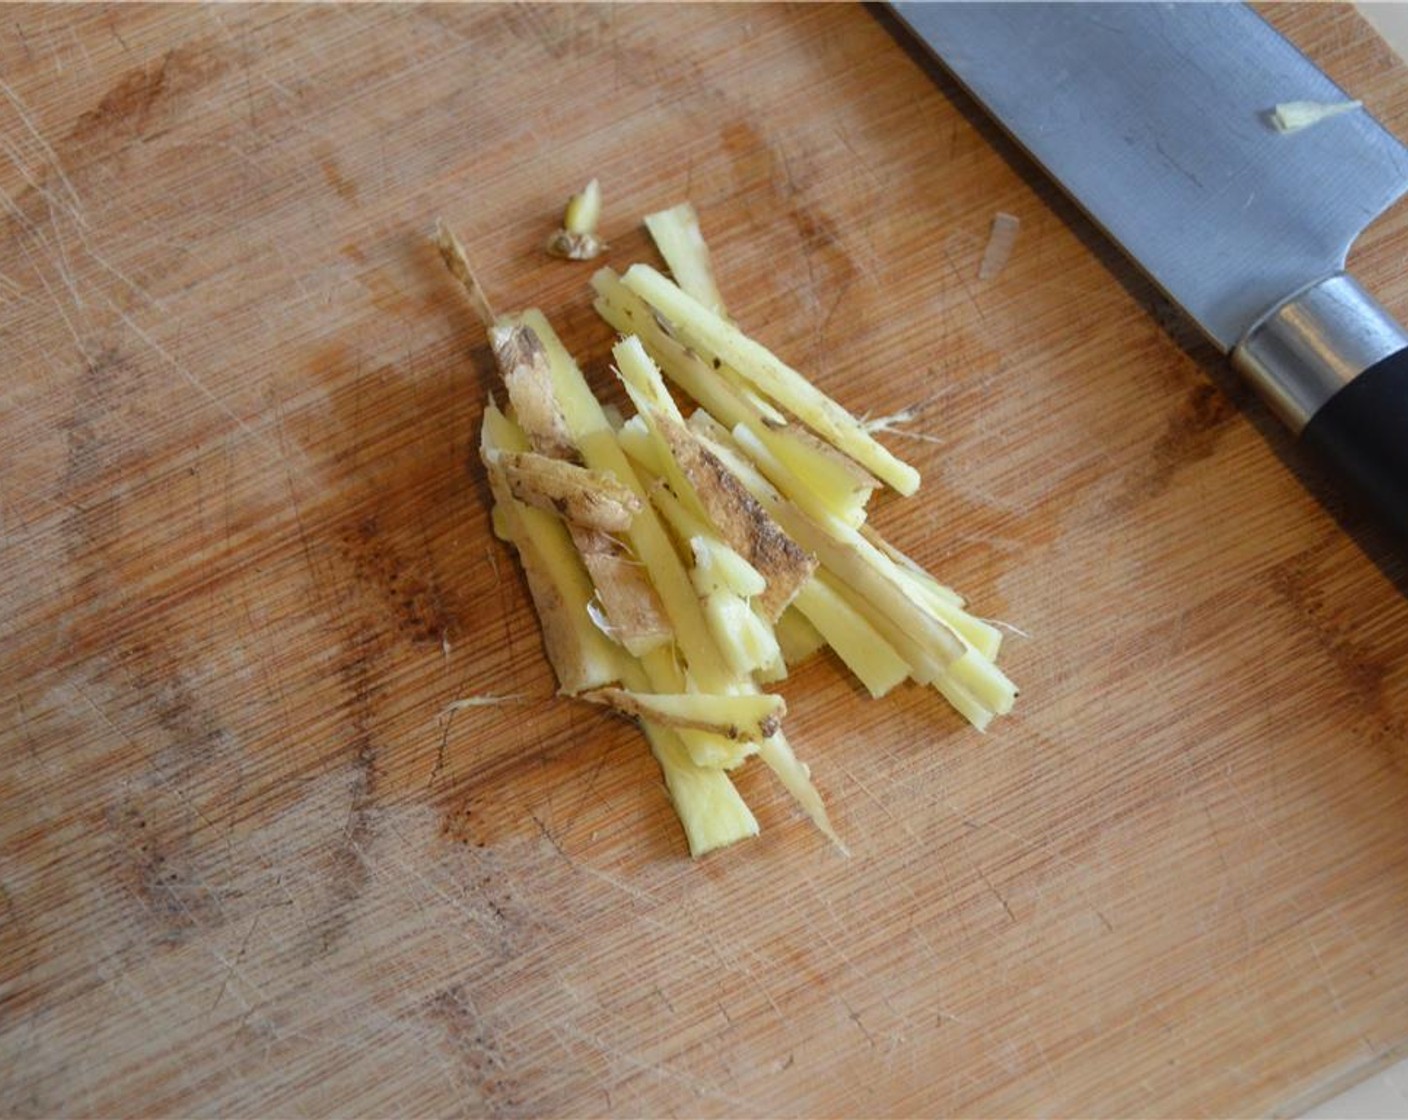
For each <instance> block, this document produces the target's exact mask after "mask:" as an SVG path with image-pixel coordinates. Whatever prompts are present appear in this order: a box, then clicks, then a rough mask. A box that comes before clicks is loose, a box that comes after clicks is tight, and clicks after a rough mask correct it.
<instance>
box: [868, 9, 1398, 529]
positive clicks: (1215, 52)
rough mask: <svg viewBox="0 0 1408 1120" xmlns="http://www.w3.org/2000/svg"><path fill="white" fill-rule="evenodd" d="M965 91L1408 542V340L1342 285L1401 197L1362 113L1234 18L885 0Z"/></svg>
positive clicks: (1266, 29) (1306, 66)
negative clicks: (1320, 113) (1301, 110)
mask: <svg viewBox="0 0 1408 1120" xmlns="http://www.w3.org/2000/svg"><path fill="white" fill-rule="evenodd" d="M892 7H893V9H894V10H895V12H896V13H897V14H898V15H899V16H900V18H901V19H902V20H903V21H904V22H905V23H906V24H907V25H908V26H909V28H910V30H911V31H913V32H914V33H915V34H916V35H917V36H918V37H919V38H920V39H922V40H923V41H924V42H925V43H926V44H927V45H928V47H929V48H930V49H931V50H932V51H933V52H934V54H935V55H936V56H937V57H938V59H939V61H940V62H941V63H942V64H943V65H944V67H945V68H946V69H948V70H949V71H950V72H951V73H952V74H953V75H954V76H955V77H956V78H957V79H958V81H959V82H960V83H961V84H962V85H963V86H964V87H965V88H966V89H967V90H968V92H969V93H970V94H971V95H972V96H973V97H974V99H976V100H977V101H978V103H979V104H980V105H982V106H983V108H984V109H986V110H987V112H988V113H990V114H991V115H992V116H993V117H994V118H996V120H997V121H998V123H999V124H1001V125H1002V127H1003V128H1004V129H1005V130H1006V131H1007V132H1008V133H1009V134H1010V135H1011V136H1012V137H1013V138H1014V139H1015V140H1016V141H1017V142H1018V143H1019V144H1020V145H1021V146H1022V147H1023V148H1025V149H1026V151H1027V152H1028V153H1029V154H1030V155H1031V156H1032V157H1033V158H1034V159H1035V160H1036V161H1037V163H1039V164H1040V165H1041V166H1042V167H1043V168H1044V169H1045V171H1046V172H1047V173H1048V174H1049V175H1050V176H1051V177H1052V178H1054V179H1055V180H1056V182H1057V183H1059V184H1060V185H1061V187H1062V188H1064V189H1065V190H1066V192H1067V193H1069V194H1070V195H1071V196H1073V197H1074V199H1075V200H1076V202H1077V203H1079V204H1080V206H1081V207H1082V208H1083V209H1084V210H1085V211H1086V213H1087V214H1089V215H1090V217H1091V218H1092V219H1094V220H1095V222H1096V223H1097V224H1099V225H1100V226H1101V227H1102V228H1103V229H1104V230H1105V232H1106V233H1107V234H1108V235H1109V236H1110V237H1111V238H1112V239H1113V240H1114V241H1115V242H1116V243H1117V244H1118V245H1119V246H1120V247H1121V248H1122V249H1123V250H1124V251H1125V252H1126V253H1127V254H1128V255H1129V256H1130V257H1132V258H1133V259H1134V261H1135V263H1136V264H1138V265H1139V266H1140V267H1141V268H1142V269H1143V270H1144V271H1145V272H1146V273H1147V274H1148V275H1149V276H1150V277H1151V278H1152V279H1153V280H1154V282H1155V283H1156V284H1158V285H1159V287H1160V288H1162V289H1163V291H1164V292H1165V294H1167V295H1168V297H1169V298H1170V299H1172V300H1173V301H1174V302H1175V303H1177V304H1178V305H1179V306H1180V307H1182V308H1183V310H1184V311H1186V312H1187V313H1188V314H1189V315H1190V316H1191V317H1192V318H1193V319H1194V320H1195V321H1196V322H1197V323H1198V325H1199V326H1200V327H1201V328H1202V329H1203V331H1204V332H1205V333H1206V334H1207V335H1208V337H1209V338H1211V339H1212V341H1213V342H1215V343H1216V344H1217V345H1218V346H1219V347H1221V348H1222V350H1224V351H1225V352H1227V353H1229V354H1230V355H1231V359H1232V363H1233V365H1235V366H1236V367H1237V368H1238V369H1239V370H1241V372H1242V373H1243V374H1245V375H1246V376H1247V377H1248V378H1249V379H1250V381H1251V382H1252V384H1253V385H1255V386H1256V388H1257V390H1258V391H1259V392H1260V394H1261V396H1262V397H1263V398H1264V399H1265V400H1266V403H1267V404H1268V405H1269V406H1270V408H1271V410H1272V411H1273V412H1274V413H1275V414H1276V415H1277V416H1279V417H1280V418H1281V420H1283V421H1284V422H1285V423H1286V424H1287V425H1288V426H1289V427H1290V428H1291V430H1292V431H1293V432H1295V433H1296V434H1297V435H1298V436H1299V437H1300V440H1301V442H1302V443H1305V444H1308V445H1310V446H1312V447H1313V448H1314V449H1315V450H1316V451H1318V452H1319V453H1320V454H1321V455H1322V456H1324V457H1325V458H1326V459H1328V460H1329V462H1330V463H1331V464H1332V465H1333V466H1334V467H1335V468H1337V469H1338V470H1339V471H1340V472H1341V473H1342V474H1343V475H1345V476H1347V477H1348V479H1349V480H1350V481H1351V482H1352V483H1353V484H1354V485H1355V486H1357V488H1358V489H1359V490H1360V491H1361V492H1362V493H1363V494H1364V495H1365V496H1366V497H1367V498H1368V499H1369V501H1370V502H1371V503H1372V504H1373V505H1375V506H1377V507H1378V509H1379V511H1380V512H1381V513H1382V514H1383V515H1384V516H1385V518H1386V519H1387V520H1388V522H1389V523H1390V524H1391V525H1392V526H1393V527H1394V528H1396V530H1397V531H1398V532H1399V533H1400V534H1401V535H1402V537H1403V539H1405V540H1408V333H1405V332H1404V330H1403V329H1402V328H1401V327H1400V326H1399V325H1398V324H1397V323H1396V322H1395V321H1394V319H1393V317H1392V316H1391V315H1389V314H1388V312H1386V311H1385V310H1384V309H1383V307H1381V306H1380V305H1379V304H1378V303H1377V302H1376V301H1375V300H1374V299H1373V297H1372V296H1370V295H1369V293H1368V292H1366V291H1365V290H1364V289H1363V288H1362V287H1360V286H1359V284H1358V283H1356V282H1355V280H1354V279H1353V278H1352V277H1350V276H1349V275H1348V274H1347V273H1346V272H1345V271H1344V268H1345V259H1346V256H1347V255H1348V252H1349V249H1350V246H1351V245H1352V244H1353V243H1354V240H1355V238H1356V237H1358V236H1359V234H1360V233H1361V232H1363V230H1364V229H1365V227H1366V226H1368V225H1369V223H1370V222H1372V221H1373V220H1374V219H1375V218H1376V217H1378V215H1380V214H1381V213H1382V212H1383V211H1384V210H1385V209H1386V208H1387V207H1388V206H1389V205H1391V204H1392V203H1393V202H1394V201H1395V200H1396V199H1398V198H1399V196H1400V195H1402V194H1403V192H1404V190H1405V188H1408V150H1405V149H1404V147H1403V145H1401V144H1400V143H1399V142H1398V141H1397V140H1396V139H1395V138H1394V137H1393V136H1392V135H1390V134H1389V133H1388V132H1387V131H1386V130H1385V129H1384V128H1383V127H1382V126H1380V125H1379V124H1378V123H1377V122H1376V121H1375V120H1373V118H1372V117H1370V116H1369V115H1368V113H1366V112H1364V111H1363V110H1357V111H1354V112H1350V113H1344V114H1341V115H1337V116H1334V117H1332V118H1326V119H1324V120H1321V121H1320V122H1319V123H1317V124H1314V125H1312V126H1310V127H1308V128H1305V129H1304V130H1301V131H1296V132H1290V133H1283V132H1279V131H1278V130H1277V129H1276V128H1274V127H1273V124H1272V121H1271V112H1272V110H1273V108H1274V107H1275V106H1276V105H1278V104H1281V103H1284V102H1291V101H1313V102H1322V103H1326V104H1335V103H1342V102H1344V101H1346V100H1347V99H1348V98H1347V95H1346V94H1345V93H1344V92H1343V91H1342V90H1341V89H1340V88H1339V87H1338V86H1336V85H1335V84H1334V83H1333V82H1331V81H1330V79H1329V78H1327V77H1326V76H1325V75H1324V74H1322V73H1321V72H1320V71H1319V70H1318V69H1317V68H1316V67H1315V66H1314V65H1313V64H1312V63H1310V61H1309V60H1307V59H1306V58H1305V56H1304V55H1302V54H1301V53H1300V52H1299V51H1298V50H1296V48H1295V47H1293V46H1292V45H1291V44H1290V43H1289V42H1287V41H1286V40H1285V39H1284V38H1282V37H1281V36H1280V35H1279V34H1277V33H1276V31H1275V30H1274V29H1273V28H1271V27H1270V26H1269V25H1268V24H1267V23H1266V22H1265V21H1263V20H1262V19H1261V17H1260V16H1258V15H1257V14H1256V13H1255V12H1253V11H1251V10H1250V9H1249V8H1247V7H1245V6H1243V5H1240V4H1223V3H1215V4H1195V3H1172V4H1170V3H1103V4H1095V3H941V4H926V3H896V4H894V5H892Z"/></svg>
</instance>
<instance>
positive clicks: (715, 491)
mask: <svg viewBox="0 0 1408 1120" xmlns="http://www.w3.org/2000/svg"><path fill="white" fill-rule="evenodd" d="M612 353H613V354H614V356H615V358H616V366H617V371H618V373H619V374H620V375H621V380H622V383H623V384H624V385H625V387H626V391H627V393H629V394H630V396H631V400H632V401H633V403H634V404H635V406H636V408H637V410H638V415H639V416H641V417H642V418H643V419H644V420H645V426H646V428H647V429H648V430H649V432H650V433H651V435H652V436H653V437H654V438H655V439H656V440H657V442H658V443H659V444H660V445H661V446H662V447H663V449H664V451H663V453H659V451H658V450H657V453H656V455H655V457H656V458H657V460H658V461H660V462H662V463H663V465H664V467H665V470H666V475H665V477H666V478H667V479H669V480H670V481H671V482H672V484H673V485H672V489H673V490H674V491H675V496H676V497H678V498H679V499H680V500H681V501H683V502H684V503H685V504H686V506H687V507H689V506H693V507H694V511H699V512H703V513H704V514H705V515H706V516H707V517H708V520H709V522H710V524H711V525H712V526H713V527H714V529H715V530H717V532H718V535H719V536H720V537H721V538H722V539H723V540H724V541H725V542H726V543H727V544H728V545H729V546H730V547H732V548H733V549H734V550H735V551H737V552H738V554H739V555H740V556H742V557H743V558H744V559H745V560H747V561H748V562H749V563H750V564H751V565H753V567H755V568H756V569H757V570H758V571H759V572H761V573H762V575H763V578H764V580H765V581H766V588H765V590H764V591H763V593H762V595H760V596H759V597H758V606H759V610H760V612H761V613H762V614H763V616H764V617H765V618H767V619H768V620H769V621H772V620H773V619H775V618H777V616H778V615H780V614H781V613H782V611H783V609H784V608H785V607H786V606H787V604H788V603H789V602H791V600H792V597H793V596H794V595H795V594H796V591H797V588H799V587H800V586H801V585H802V583H804V582H805V581H806V579H807V577H808V576H809V575H811V573H812V571H813V570H814V568H815V564H814V562H813V561H812V559H811V558H810V557H809V556H807V555H806V553H805V552H803V551H802V550H801V549H800V548H798V547H797V545H796V544H795V543H793V541H791V540H789V539H788V537H787V536H786V535H785V534H784V533H783V532H782V531H781V530H780V529H779V527H778V525H777V523H776V522H775V521H774V520H773V518H771V517H770V516H769V515H768V514H767V512H766V511H765V510H764V509H763V507H762V506H761V505H760V504H759V503H758V501H757V500H756V499H755V498H754V497H753V496H751V495H750V494H749V493H748V491H747V490H746V489H745V488H744V487H743V486H742V485H740V484H739V482H738V480H737V479H736V478H734V477H733V475H732V473H731V472H730V471H729V470H728V469H727V468H726V467H725V466H724V465H723V464H722V463H720V462H719V461H718V459H717V458H715V457H714V456H713V455H712V453H710V451H709V450H708V449H707V448H706V447H704V446H703V445H702V444H701V443H700V442H699V441H698V440H697V439H695V438H694V436H693V434H692V433H691V432H690V431H689V429H688V428H687V427H686V426H685V424H684V423H683V422H682V417H681V416H680V413H679V410H678V409H677V408H676V407H675V405H674V402H673V401H672V400H671V399H670V395H669V392H668V390H666V389H665V385H664V382H663V381H662V380H661V378H660V372H659V370H658V369H656V367H655V364H654V362H652V361H651V360H650V357H649V355H647V354H646V352H645V348H644V346H643V345H642V344H641V342H640V340H639V339H638V338H637V337H635V336H630V337H628V338H627V339H625V340H623V341H622V342H620V343H618V344H617V346H616V348H615V349H614V350H613V351H612ZM681 491H683V493H682V492H681Z"/></svg>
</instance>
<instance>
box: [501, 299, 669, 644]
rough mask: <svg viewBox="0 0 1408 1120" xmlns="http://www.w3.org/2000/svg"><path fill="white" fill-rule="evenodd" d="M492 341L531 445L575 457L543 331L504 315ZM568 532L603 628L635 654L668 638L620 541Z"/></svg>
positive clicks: (553, 455) (579, 527)
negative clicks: (591, 587) (584, 569)
mask: <svg viewBox="0 0 1408 1120" xmlns="http://www.w3.org/2000/svg"><path fill="white" fill-rule="evenodd" d="M489 343H490V346H491V348H492V349H493V351H494V357H495V359H496V360H497V362H498V365H499V372H500V374H501V375H502V376H503V379H504V385H505V386H506V387H507V389H508V393H509V402H510V403H511V404H512V405H513V411H514V416H515V419H516V420H517V421H518V423H519V424H520V425H521V426H522V428H523V430H524V432H525V433H527V435H528V438H529V440H530V441H531V443H532V445H533V449H534V450H535V451H537V452H538V453H540V454H542V455H543V456H545V457H547V458H550V459H561V460H563V461H570V460H574V459H576V457H577V450H576V446H575V444H574V443H573V441H572V434H571V431H570V430H569V428H568V425H567V419H566V417H565V416H564V415H563V412H562V408H561V406H560V405H559V404H558V401H557V396H556V391H555V388H554V384H553V378H552V362H551V359H550V357H549V354H548V351H547V349H546V347H545V346H544V344H543V342H542V340H541V338H540V337H539V335H538V334H537V333H536V332H535V331H534V330H533V329H532V327H531V326H529V325H528V324H526V323H523V322H517V321H514V320H512V319H502V320H500V321H499V322H497V323H495V324H494V325H492V326H491V327H490V328H489ZM597 473H599V474H605V473H606V472H597ZM607 477H613V476H610V475H609V474H608V475H607ZM614 485H615V490H616V492H617V493H620V492H621V491H624V492H625V494H626V495H627V496H628V497H629V498H631V499H634V500H636V501H638V500H639V497H640V496H639V495H637V494H634V493H632V492H631V491H630V489H629V488H628V487H625V486H623V485H621V484H620V483H619V481H618V482H616V483H615V484H614ZM569 530H570V532H571V533H572V540H573V543H574V544H576V546H577V550H578V552H580V553H581V554H582V559H583V561H584V562H585V563H586V566H587V571H588V572H590V573H591V577H592V582H593V583H594V584H595V585H596V590H597V599H598V601H599V602H600V604H601V613H602V614H603V615H604V616H605V625H604V626H603V627H602V629H603V631H604V632H605V633H607V634H609V635H610V636H611V638H612V639H613V640H614V641H616V642H619V643H620V644H621V645H622V646H624V647H625V648H626V650H628V651H629V652H630V653H632V654H634V655H635V656H637V657H639V656H640V655H641V654H642V653H645V652H646V651H647V650H651V649H655V648H656V647H658V646H662V645H665V644H666V643H667V642H669V641H670V638H671V636H672V635H671V629H670V624H669V620H668V619H667V618H666V617H665V615H664V613H663V610H662V607H661V605H660V601H659V598H658V597H657V595H656V592H655V588H654V587H652V586H651V583H650V580H649V579H648V578H647V577H646V574H645V572H644V571H643V570H642V569H641V566H640V565H639V564H638V563H637V562H636V561H635V559H634V558H633V557H631V556H629V555H628V554H627V553H626V550H625V549H624V548H623V547H622V546H621V543H620V541H618V540H617V539H616V538H615V537H613V536H611V535H609V533H608V532H604V531H602V530H600V529H596V528H593V527H591V526H588V525H584V524H579V523H573V524H571V525H570V526H569Z"/></svg>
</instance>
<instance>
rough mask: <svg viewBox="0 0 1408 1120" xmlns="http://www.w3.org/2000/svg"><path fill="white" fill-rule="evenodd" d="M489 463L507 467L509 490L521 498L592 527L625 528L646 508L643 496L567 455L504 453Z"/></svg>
mask: <svg viewBox="0 0 1408 1120" xmlns="http://www.w3.org/2000/svg"><path fill="white" fill-rule="evenodd" d="M486 464H487V465H488V466H490V467H492V468H496V469H498V470H502V471H503V473H504V477H505V478H506V479H507V480H508V486H509V491H510V492H511V493H512V494H513V496H514V497H515V498H517V499H518V500H519V501H521V502H526V503H527V504H528V505H530V506H536V507H537V508H538V509H544V510H548V511H549V512H551V513H557V514H559V515H560V516H562V517H563V518H564V519H565V520H567V521H571V522H572V523H574V524H576V525H581V526H584V527H585V528H588V529H597V530H599V531H601V532H603V533H621V532H625V530H627V529H629V528H630V527H631V520H632V518H634V517H635V515H636V514H637V513H638V512H640V506H641V502H640V499H639V498H638V497H636V495H634V494H632V493H631V492H630V490H628V489H627V488H626V487H624V486H622V485H621V484H620V483H619V482H617V481H616V479H615V478H614V477H612V476H611V475H608V474H603V473H602V472H601V471H592V470H587V469H586V468H585V467H579V466H577V465H575V464H573V463H569V462H567V461H566V460H565V459H550V458H548V457H547V456H546V455H539V454H537V453H536V452H533V451H522V452H512V451H503V452H494V453H493V454H492V456H486Z"/></svg>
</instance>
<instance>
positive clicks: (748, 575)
mask: <svg viewBox="0 0 1408 1120" xmlns="http://www.w3.org/2000/svg"><path fill="white" fill-rule="evenodd" d="M689 550H690V552H691V553H693V554H694V568H693V570H692V571H691V572H690V579H691V580H692V581H693V583H694V589H695V590H696V591H698V592H699V594H701V595H709V594H712V593H713V592H715V591H727V592H730V593H731V594H733V595H737V596H738V597H739V598H740V599H751V598H753V597H754V596H757V595H761V594H762V593H763V592H764V591H765V590H767V586H768V581H767V580H765V579H764V578H763V573H762V572H760V571H758V569H757V568H755V567H753V565H752V564H750V563H748V561H747V560H745V559H743V557H742V556H740V555H739V554H738V553H737V552H735V551H734V550H733V549H731V548H729V546H728V545H726V544H724V542H723V541H721V540H719V539H718V538H717V537H715V536H712V535H705V534H703V533H697V534H695V535H694V536H691V537H690V538H689Z"/></svg>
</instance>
